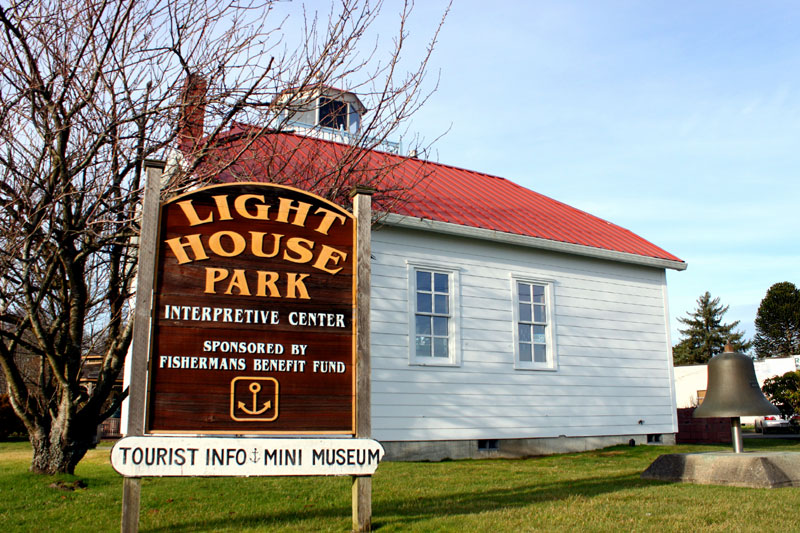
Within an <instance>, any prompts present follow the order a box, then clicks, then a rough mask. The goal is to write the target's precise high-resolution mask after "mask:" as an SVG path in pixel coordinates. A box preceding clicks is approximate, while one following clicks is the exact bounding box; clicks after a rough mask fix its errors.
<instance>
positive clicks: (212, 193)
mask: <svg viewBox="0 0 800 533" xmlns="http://www.w3.org/2000/svg"><path fill="white" fill-rule="evenodd" d="M355 226H356V224H355V220H354V218H353V215H352V214H351V213H349V212H348V211H346V210H344V209H343V208H341V207H339V206H337V205H335V204H333V203H331V202H328V201H327V200H324V199H322V198H320V197H318V196H315V195H312V194H309V193H306V192H304V191H300V190H297V189H293V188H289V187H283V186H278V185H272V184H259V183H248V184H230V185H217V186H212V187H207V188H203V189H200V190H197V191H193V192H190V193H188V194H185V195H182V196H179V197H177V198H174V199H172V200H170V201H168V202H166V203H164V204H163V205H162V206H161V222H160V234H159V238H158V262H157V268H156V288H155V303H154V313H155V316H154V330H153V337H152V339H153V340H152V348H151V352H150V353H151V356H150V361H149V392H148V402H147V422H146V430H145V432H146V433H150V434H152V433H231V434H289V433H291V434H353V433H354V431H355V429H354V416H355V414H354V412H355V411H354V381H353V380H354V372H353V367H354V356H355V346H354V297H355V286H354V283H355V272H354V270H355V268H354V265H356V257H355V255H356V250H355V247H354V240H355Z"/></svg>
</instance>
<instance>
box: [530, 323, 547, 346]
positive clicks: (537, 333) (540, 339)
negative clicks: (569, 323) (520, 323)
mask: <svg viewBox="0 0 800 533" xmlns="http://www.w3.org/2000/svg"><path fill="white" fill-rule="evenodd" d="M544 330H545V327H544V326H533V342H536V343H539V344H544V343H546V342H547V340H546V337H545V335H544Z"/></svg>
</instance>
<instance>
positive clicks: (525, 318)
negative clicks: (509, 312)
mask: <svg viewBox="0 0 800 533" xmlns="http://www.w3.org/2000/svg"><path fill="white" fill-rule="evenodd" d="M519 319H520V321H521V322H531V304H526V303H524V302H520V304H519Z"/></svg>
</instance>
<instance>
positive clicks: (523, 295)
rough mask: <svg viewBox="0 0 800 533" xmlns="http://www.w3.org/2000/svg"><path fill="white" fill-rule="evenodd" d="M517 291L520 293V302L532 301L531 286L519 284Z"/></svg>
mask: <svg viewBox="0 0 800 533" xmlns="http://www.w3.org/2000/svg"><path fill="white" fill-rule="evenodd" d="M517 291H518V292H519V301H520V302H530V301H531V286H530V285H528V284H527V283H517Z"/></svg>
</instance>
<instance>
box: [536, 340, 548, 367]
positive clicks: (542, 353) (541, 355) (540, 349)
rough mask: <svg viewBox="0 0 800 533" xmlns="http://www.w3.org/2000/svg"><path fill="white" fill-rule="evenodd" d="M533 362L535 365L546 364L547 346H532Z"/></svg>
mask: <svg viewBox="0 0 800 533" xmlns="http://www.w3.org/2000/svg"><path fill="white" fill-rule="evenodd" d="M533 361H534V362H535V363H546V362H547V346H545V345H544V344H534V345H533Z"/></svg>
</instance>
